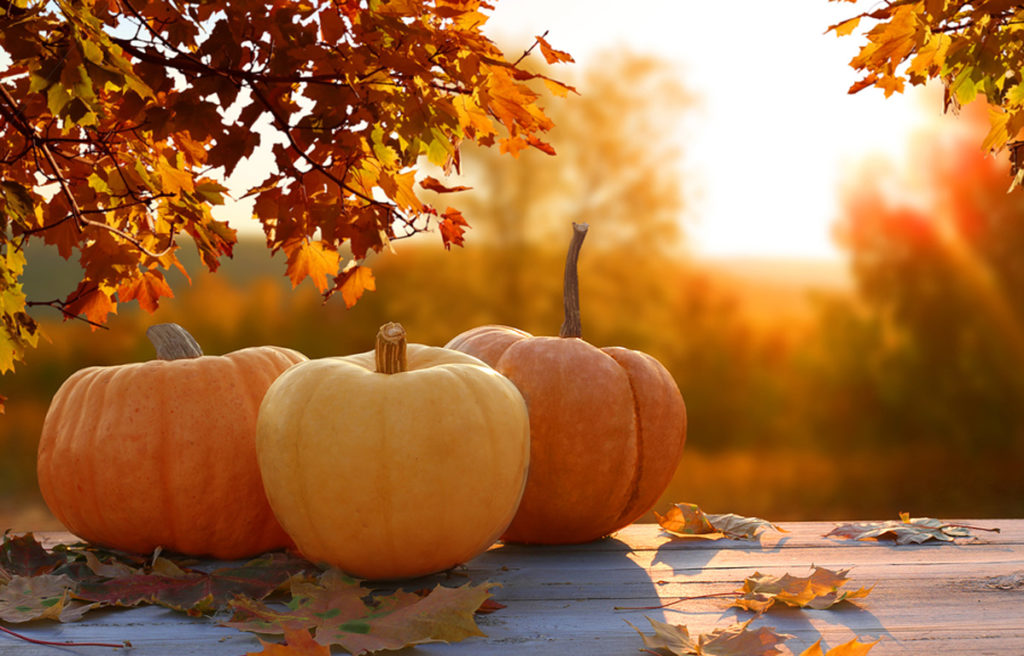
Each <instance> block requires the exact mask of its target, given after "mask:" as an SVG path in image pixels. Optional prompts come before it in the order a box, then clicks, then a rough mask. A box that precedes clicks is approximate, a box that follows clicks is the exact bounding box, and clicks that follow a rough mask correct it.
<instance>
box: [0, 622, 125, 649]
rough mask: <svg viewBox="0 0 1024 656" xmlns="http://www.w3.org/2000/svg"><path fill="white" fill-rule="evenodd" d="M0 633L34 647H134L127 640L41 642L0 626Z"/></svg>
mask: <svg viewBox="0 0 1024 656" xmlns="http://www.w3.org/2000/svg"><path fill="white" fill-rule="evenodd" d="M0 631H3V632H4V633H6V634H8V635H11V636H14V637H15V638H17V639H18V640H24V641H25V642H30V643H32V644H33V645H47V646H51V647H110V648H111V649H121V648H123V647H131V646H132V643H130V642H128V641H127V640H125V641H124V642H122V643H120V644H118V643H114V642H73V641H70V640H68V641H64V642H54V641H51V640H39V639H36V638H30V637H28V636H27V635H22V634H21V633H18V632H17V631H12V630H10V629H8V628H6V627H3V626H0Z"/></svg>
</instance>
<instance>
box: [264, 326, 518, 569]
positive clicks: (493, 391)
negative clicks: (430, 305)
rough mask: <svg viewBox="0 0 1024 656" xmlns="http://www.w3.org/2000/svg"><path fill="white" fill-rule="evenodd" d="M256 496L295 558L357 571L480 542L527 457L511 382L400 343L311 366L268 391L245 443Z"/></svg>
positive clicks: (399, 333)
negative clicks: (252, 446) (260, 488)
mask: <svg viewBox="0 0 1024 656" xmlns="http://www.w3.org/2000/svg"><path fill="white" fill-rule="evenodd" d="M256 448H257V453H258V456H259V463H260V469H261V471H262V473H263V481H264V485H265V486H266V489H267V496H268V498H269V499H270V504H271V506H272V507H273V508H274V512H275V513H276V515H277V517H278V519H279V520H280V521H281V524H282V526H284V527H285V529H286V530H287V531H288V534H289V535H290V536H291V537H292V539H293V540H295V544H296V546H297V547H298V548H299V551H301V552H302V554H303V555H304V556H306V557H307V558H309V559H310V560H313V561H316V562H326V563H329V564H331V565H334V566H336V567H338V568H340V569H342V570H344V571H346V572H348V573H349V574H353V575H355V576H360V577H363V578H368V579H396V578H407V577H412V576H419V575H423V574H429V573H431V572H437V571H441V570H444V569H448V568H450V567H453V566H454V565H457V564H459V563H463V562H465V561H467V560H469V559H470V558H473V557H474V556H476V555H478V554H480V553H481V552H483V551H485V550H486V549H487V548H488V547H490V546H491V545H492V544H493V543H494V542H495V540H497V539H498V536H500V535H501V533H502V532H503V531H504V530H505V528H506V527H507V526H508V523H509V522H510V521H511V520H512V516H513V514H515V511H516V508H517V506H518V504H519V499H520V496H521V495H522V492H523V485H524V484H525V481H526V470H527V465H528V460H529V452H530V446H529V419H528V417H527V414H526V404H525V402H524V401H523V397H522V396H521V395H520V394H519V392H518V391H517V390H516V388H515V386H514V385H513V384H512V383H510V382H509V381H508V380H507V379H505V378H504V377H502V376H501V375H499V374H498V373H497V372H495V371H494V370H493V369H491V368H490V367H488V366H487V365H485V364H484V363H483V362H481V361H480V360H478V359H476V358H474V357H472V356H469V355H466V354H464V353H458V352H456V351H451V350H448V349H443V348H437V347H429V346H422V345H419V344H408V345H406V341H405V331H404V330H403V329H402V327H401V326H400V325H398V324H393V323H392V324H387V325H385V326H384V327H382V328H381V330H380V332H379V333H378V336H377V346H376V349H375V350H374V351H370V352H368V353H363V354H359V355H350V356H346V357H335V358H324V359H320V360H310V361H309V362H304V363H302V364H300V365H296V366H295V367H293V368H292V369H289V370H288V371H287V372H285V374H284V375H282V376H281V377H280V378H278V379H277V381H276V382H274V384H273V385H272V386H271V387H270V389H269V390H268V391H267V395H266V397H265V398H264V399H263V405H262V407H261V408H260V416H259V426H258V430H257V441H256Z"/></svg>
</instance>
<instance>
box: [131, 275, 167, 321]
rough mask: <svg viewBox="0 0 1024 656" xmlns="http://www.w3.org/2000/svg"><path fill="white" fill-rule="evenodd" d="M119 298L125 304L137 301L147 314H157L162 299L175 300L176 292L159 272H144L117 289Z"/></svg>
mask: <svg viewBox="0 0 1024 656" xmlns="http://www.w3.org/2000/svg"><path fill="white" fill-rule="evenodd" d="M117 297H118V299H119V300H121V301H125V302H127V301H131V300H136V301H138V302H139V307H141V308H142V309H143V310H145V311H146V312H155V311H156V309H157V307H158V306H159V305H160V298H161V297H167V298H174V292H172V291H171V288H170V286H168V284H167V281H166V280H164V276H163V274H161V273H160V272H159V271H143V272H142V275H140V276H139V277H138V278H134V279H132V280H129V281H127V282H124V283H122V284H121V286H120V287H118V288H117Z"/></svg>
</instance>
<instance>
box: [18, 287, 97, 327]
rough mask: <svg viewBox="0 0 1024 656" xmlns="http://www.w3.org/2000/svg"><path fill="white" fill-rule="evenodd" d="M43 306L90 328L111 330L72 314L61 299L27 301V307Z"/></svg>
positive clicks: (83, 316) (84, 317)
mask: <svg viewBox="0 0 1024 656" xmlns="http://www.w3.org/2000/svg"><path fill="white" fill-rule="evenodd" d="M95 291H96V290H95V289H94V290H92V292H95ZM92 292H90V293H92ZM41 305H42V306H46V307H52V308H53V309H55V310H57V311H58V312H60V313H61V314H63V315H64V318H65V319H78V320H79V321H84V322H85V323H87V324H89V325H90V326H92V327H94V328H102V329H103V330H110V328H109V327H108V326H104V325H103V324H101V323H96V322H95V321H93V320H92V319H89V318H88V317H86V316H85V315H82V314H75V313H74V312H71V311H70V310H68V309H67V307H66V306H67V303H65V302H64V301H62V300H60V299H54V300H52V301H25V307H36V306H41Z"/></svg>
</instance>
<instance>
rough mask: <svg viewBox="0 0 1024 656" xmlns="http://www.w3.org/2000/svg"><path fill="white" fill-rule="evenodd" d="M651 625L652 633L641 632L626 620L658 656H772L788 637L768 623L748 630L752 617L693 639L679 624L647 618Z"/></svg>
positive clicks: (648, 647)
mask: <svg viewBox="0 0 1024 656" xmlns="http://www.w3.org/2000/svg"><path fill="white" fill-rule="evenodd" d="M647 621H648V622H650V623H651V627H653V628H654V635H653V636H648V635H645V634H644V633H643V632H642V631H640V629H637V628H636V627H635V626H633V625H632V624H630V623H629V622H627V624H629V625H630V626H633V628H634V629H635V630H636V632H637V633H639V634H640V637H641V638H642V639H643V642H644V646H645V647H647V649H648V650H650V651H652V652H654V653H655V654H659V655H660V656H682V655H683V654H702V655H704V656H774V655H775V654H781V653H782V651H781V650H779V649H778V645H781V644H782V643H783V642H785V641H786V640H788V639H789V638H792V637H793V636H790V635H787V634H780V633H776V632H775V629H773V628H771V627H760V628H758V629H756V630H750V628H749V626H750V623H751V622H752V621H753V619H750V620H747V621H746V622H739V623H736V624H731V625H729V626H727V627H723V628H718V629H715V630H714V631H712V632H710V633H706V634H703V635H701V636H699V637H698V638H697V640H694V639H693V638H691V637H690V632H689V630H688V629H687V628H686V627H685V626H683V625H674V624H667V623H665V622H659V621H658V620H652V619H651V618H649V617H648V618H647Z"/></svg>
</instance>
